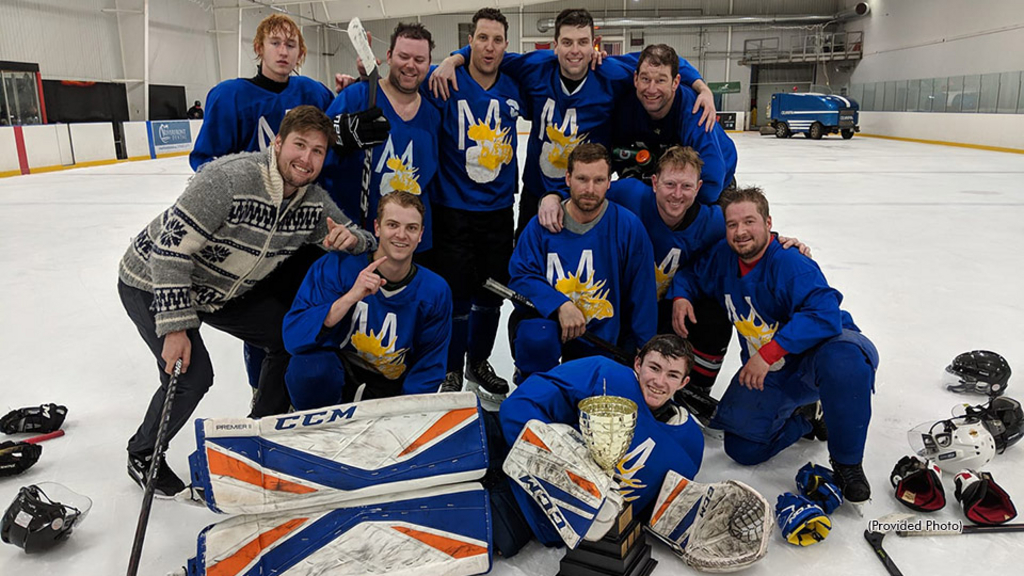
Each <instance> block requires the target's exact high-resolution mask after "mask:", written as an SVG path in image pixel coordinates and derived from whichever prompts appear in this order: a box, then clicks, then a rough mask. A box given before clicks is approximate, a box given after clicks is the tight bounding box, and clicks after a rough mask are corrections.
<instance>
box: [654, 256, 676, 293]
mask: <svg viewBox="0 0 1024 576" xmlns="http://www.w3.org/2000/svg"><path fill="white" fill-rule="evenodd" d="M680 254H682V251H681V250H679V248H673V249H671V250H669V251H668V254H666V255H665V258H664V259H662V261H661V264H657V265H655V266H654V281H655V282H657V284H658V300H661V299H662V298H664V297H665V293H667V292H668V287H669V286H671V285H672V279H673V278H675V275H676V272H677V271H678V270H679V256H680Z"/></svg>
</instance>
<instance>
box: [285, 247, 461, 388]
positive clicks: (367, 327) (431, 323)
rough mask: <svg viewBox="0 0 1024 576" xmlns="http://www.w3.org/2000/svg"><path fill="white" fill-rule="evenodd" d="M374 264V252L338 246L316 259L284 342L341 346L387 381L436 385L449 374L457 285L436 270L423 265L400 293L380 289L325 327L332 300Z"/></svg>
mask: <svg viewBox="0 0 1024 576" xmlns="http://www.w3.org/2000/svg"><path fill="white" fill-rule="evenodd" d="M369 263H370V255H369V254H361V255H358V256H349V255H346V254H343V253H339V252H329V253H327V254H326V255H325V256H324V257H322V258H320V259H319V260H317V261H316V263H314V264H313V267H312V268H310V269H309V272H308V273H307V274H306V279H305V280H303V282H302V286H301V287H300V288H299V292H298V294H297V295H296V296H295V301H294V303H293V304H292V308H291V310H289V311H288V314H287V315H286V316H285V319H284V325H283V331H284V344H285V347H286V348H287V349H288V351H289V352H291V353H292V354H301V353H303V352H306V351H310V350H316V349H333V350H341V352H342V354H345V355H346V356H348V357H349V358H351V359H353V360H354V361H355V362H356V363H357V364H359V365H362V366H364V367H367V368H370V369H373V370H376V371H377V372H379V373H380V374H381V375H383V376H384V377H385V378H387V379H389V380H402V393H403V394H425V393H430V392H435V391H436V390H437V387H438V385H439V384H440V382H441V381H442V380H444V375H445V364H446V361H447V357H448V341H449V339H450V338H451V331H452V295H451V290H450V289H449V288H448V284H447V283H446V282H445V281H444V280H443V279H441V277H440V276H438V275H437V274H434V273H433V272H431V271H430V270H427V269H426V268H423V267H422V266H421V267H419V268H418V270H417V272H416V276H415V277H413V279H412V281H411V282H410V283H409V284H407V285H405V286H403V287H402V288H399V289H398V290H395V291H394V292H389V291H388V290H386V289H385V288H381V289H380V290H379V291H378V292H377V293H376V294H373V295H371V296H367V297H366V298H363V299H362V300H361V301H360V302H358V303H357V304H356V305H355V306H353V307H352V309H351V310H349V312H348V314H346V315H345V317H344V318H343V319H342V320H341V322H339V323H338V324H337V325H335V326H334V327H333V328H324V319H325V318H327V313H328V312H329V311H330V309H331V305H332V304H334V301H335V300H337V299H338V298H340V297H341V296H342V295H344V294H345V293H346V292H348V291H349V289H350V288H351V287H352V286H353V285H354V284H355V280H356V278H357V277H358V276H359V272H361V271H362V270H363V268H366V266H368V265H369Z"/></svg>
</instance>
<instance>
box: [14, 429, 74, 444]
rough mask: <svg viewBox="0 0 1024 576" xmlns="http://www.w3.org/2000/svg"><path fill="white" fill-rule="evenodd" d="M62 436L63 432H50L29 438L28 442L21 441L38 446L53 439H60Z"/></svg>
mask: <svg viewBox="0 0 1024 576" xmlns="http://www.w3.org/2000/svg"><path fill="white" fill-rule="evenodd" d="M63 435H64V431H63V430H54V431H53V432H50V433H49V434H40V435H39V436H33V437H31V438H29V439H28V440H22V442H25V443H27V444H39V443H40V442H46V441H47V440H53V439H54V438H60V437H61V436H63Z"/></svg>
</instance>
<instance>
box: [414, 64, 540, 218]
mask: <svg viewBox="0 0 1024 576" xmlns="http://www.w3.org/2000/svg"><path fill="white" fill-rule="evenodd" d="M431 73H433V68H432V69H431ZM455 75H456V78H457V80H458V82H459V91H458V92H454V91H453V92H452V96H451V97H450V98H448V100H442V99H440V98H435V97H434V95H433V94H431V93H430V89H429V88H428V85H429V83H428V82H423V84H422V85H420V94H421V95H422V96H423V97H424V98H425V99H426V100H427V101H428V102H430V103H432V105H434V106H435V107H436V108H437V110H438V112H440V115H441V130H440V134H439V136H438V144H439V145H440V155H439V156H440V162H441V166H440V169H439V170H438V173H437V178H438V182H437V188H436V189H435V191H436V192H437V194H436V195H434V197H433V198H432V199H433V201H434V202H435V203H437V204H440V205H441V206H447V207H448V208H457V209H460V210H470V211H474V212H482V211H491V210H499V209H501V208H508V207H509V206H512V204H513V203H514V201H515V193H516V189H517V187H518V179H519V165H518V163H517V161H516V120H517V119H518V118H519V114H520V110H521V109H522V107H523V104H522V100H521V99H520V96H519V87H518V86H517V85H516V83H515V81H513V80H512V79H511V78H509V77H508V76H506V75H499V76H498V80H497V81H496V82H495V83H494V85H493V86H491V87H490V89H488V90H484V89H483V88H482V87H481V86H480V85H479V84H477V82H476V80H474V79H473V77H472V76H470V74H469V71H468V69H467V68H466V67H465V66H460V67H459V68H458V69H456V71H455ZM428 78H429V76H428Z"/></svg>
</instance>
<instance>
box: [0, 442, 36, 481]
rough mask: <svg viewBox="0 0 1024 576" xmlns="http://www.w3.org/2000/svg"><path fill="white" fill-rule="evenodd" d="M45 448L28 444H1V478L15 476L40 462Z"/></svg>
mask: <svg viewBox="0 0 1024 576" xmlns="http://www.w3.org/2000/svg"><path fill="white" fill-rule="evenodd" d="M42 453H43V447H42V446H40V445H38V444H29V443H28V442H11V441H7V442H0V476H15V475H17V474H21V473H22V472H24V471H25V470H28V469H29V468H31V467H32V465H33V464H35V463H36V462H37V461H38V460H39V455H40V454H42Z"/></svg>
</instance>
